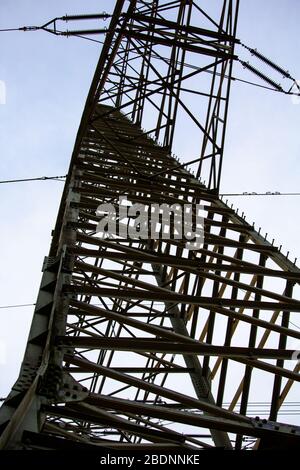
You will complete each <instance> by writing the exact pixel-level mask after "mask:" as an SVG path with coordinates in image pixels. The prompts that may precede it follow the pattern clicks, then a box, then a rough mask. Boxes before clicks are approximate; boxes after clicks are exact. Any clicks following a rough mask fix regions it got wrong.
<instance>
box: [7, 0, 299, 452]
mask: <svg viewBox="0 0 300 470" xmlns="http://www.w3.org/2000/svg"><path fill="white" fill-rule="evenodd" d="M206 3H207V2H201V1H200V0H197V1H191V0H181V1H179V0H177V1H172V2H168V1H166V0H151V1H146V0H144V1H143V0H131V1H127V2H126V1H124V0H118V1H117V2H116V5H115V9H114V12H113V14H112V15H111V22H110V26H109V28H108V30H107V33H106V38H105V41H104V45H103V47H102V51H101V55H100V59H99V62H98V65H97V67H96V72H95V75H94V78H93V81H92V84H91V88H90V91H89V94H88V98H87V102H86V106H85V109H84V112H83V116H82V120H81V123H80V127H79V131H78V135H77V138H76V142H75V147H74V151H73V155H72V158H71V164H70V169H69V173H68V177H67V180H66V184H65V189H64V192H63V196H62V200H61V204H60V208H59V213H58V218H57V223H56V226H55V229H54V231H53V239H52V244H51V248H50V253H49V256H48V257H47V258H45V261H44V265H43V276H42V281H41V286H40V291H39V295H38V299H37V303H36V307H35V311H34V316H33V321H32V326H31V330H30V334H29V338H28V342H27V347H26V352H25V356H24V360H23V363H22V366H21V371H20V375H19V378H18V379H17V381H16V383H15V385H14V386H13V388H12V391H11V393H10V394H9V396H8V397H7V399H6V401H5V402H4V404H3V406H2V408H1V412H0V420H1V421H0V424H1V431H2V433H1V437H0V443H1V448H4V449H62V448H63V449H64V448H65V449H73V448H74V449H111V450H116V449H123V450H128V449H130V450H138V449H146V450H164V451H168V450H171V449H179V448H180V449H202V448H210V447H221V448H226V449H231V448H235V449H240V448H242V447H243V446H244V441H245V440H246V443H247V444H249V442H250V443H251V440H253V446H254V448H272V446H273V447H276V446H278V445H279V444H281V445H282V446H283V447H293V446H294V445H299V442H300V441H299V439H300V429H299V427H297V426H296V425H292V424H291V425H289V424H282V423H278V422H277V415H278V411H279V410H280V407H281V405H282V403H283V402H284V400H285V399H286V397H287V396H288V394H289V392H290V390H291V389H295V387H297V386H299V370H300V366H299V364H297V362H296V361H294V362H291V361H290V359H291V358H292V355H293V351H294V349H295V348H294V349H293V348H292V347H290V345H291V344H292V342H293V341H294V342H295V341H296V340H299V338H300V333H299V331H298V330H297V329H295V328H294V327H293V326H294V325H293V323H292V322H291V320H293V315H294V314H295V312H299V311H300V301H299V300H297V299H296V296H297V294H298V291H297V289H298V285H299V281H300V271H299V269H298V268H297V267H296V266H295V265H293V264H292V263H291V262H290V261H289V260H288V259H287V258H286V257H285V256H283V255H282V254H281V253H280V250H279V249H278V248H277V247H275V246H273V244H270V243H269V242H268V241H267V240H266V239H264V238H263V237H262V236H261V235H260V233H258V232H257V231H256V230H255V229H254V227H253V226H251V225H249V224H248V223H247V222H246V221H245V219H244V218H243V217H241V216H239V215H238V214H237V213H236V212H235V211H234V210H233V209H231V208H229V207H228V206H227V205H226V204H224V203H223V202H222V201H221V199H220V198H219V196H218V191H219V185H220V176H221V167H222V158H223V149H224V140H225V131H226V122H227V111H228V100H229V92H230V84H231V76H232V75H231V74H232V64H233V62H234V60H235V59H236V56H235V45H236V44H237V43H238V42H239V41H238V40H237V38H236V25H237V16H238V4H239V2H238V0H233V1H227V0H224V1H220V2H219V11H217V12H216V11H215V7H214V8H213V7H212V6H211V7H210V8H211V10H212V11H209V10H208V8H209V7H208V6H207V5H206ZM185 148H186V149H188V153H189V154H191V152H193V151H194V152H195V155H194V157H193V158H192V159H191V158H190V159H189V160H185V161H183V162H182V163H181V162H180V161H178V159H177V158H176V157H175V156H174V154H173V152H174V151H175V150H176V151H177V149H179V151H183V150H184V149H185ZM196 152H197V153H196ZM120 199H121V200H122V201H125V200H126V201H127V204H128V205H129V207H133V206H134V205H135V204H139V205H140V207H143V208H145V207H146V208H148V210H149V208H150V206H151V204H154V205H161V204H168V205H170V206H173V205H177V206H180V207H181V208H183V207H184V205H185V204H187V205H192V208H193V210H192V212H194V215H195V210H194V208H195V207H196V205H198V204H200V205H201V207H202V211H203V212H204V224H203V228H204V241H203V244H202V245H201V248H199V247H196V248H194V249H190V248H188V247H187V244H186V240H183V239H179V238H177V237H176V236H171V235H172V233H173V234H174V231H173V232H172V230H171V225H172V223H171V222H170V233H169V236H162V235H163V234H162V233H160V234H158V235H157V234H156V237H151V236H150V234H148V236H146V237H142V236H140V237H139V236H135V237H130V236H127V237H122V236H120V233H119V232H117V233H116V234H115V236H113V235H112V234H111V233H110V234H109V236H104V235H103V234H102V235H101V234H100V233H99V230H98V226H99V222H102V221H103V219H104V217H105V211H104V212H103V210H102V212H101V210H100V211H99V206H100V205H101V207H102V209H103V207H104V206H103V204H105V205H106V206H105V207H109V208H111V207H113V208H116V212H115V215H114V216H111V217H110V222H111V223H115V225H116V226H118V227H122V224H123V228H124V224H125V222H126V223H127V228H128V230H129V229H130V227H131V228H132V227H133V226H132V220H133V219H134V217H132V216H130V213H129V212H128V216H127V218H126V217H125V218H124V217H123V218H122V217H121V215H120V210H121V209H120V208H121V206H120V204H119V201H120ZM123 209H124V208H123ZM110 215H111V214H110ZM106 216H107V214H106ZM124 220H125V222H124ZM193 220H194V219H193ZM161 226H162V224H161ZM171 232H172V233H171ZM128 233H130V230H129V232H128ZM160 235H161V236H160ZM164 235H166V234H164ZM298 390H299V389H298ZM259 400H261V401H263V402H266V403H267V404H268V409H269V417H268V419H260V418H259V417H257V418H253V417H251V416H249V414H250V413H249V402H250V403H251V401H259Z"/></svg>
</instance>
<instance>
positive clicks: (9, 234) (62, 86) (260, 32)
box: [0, 0, 300, 396]
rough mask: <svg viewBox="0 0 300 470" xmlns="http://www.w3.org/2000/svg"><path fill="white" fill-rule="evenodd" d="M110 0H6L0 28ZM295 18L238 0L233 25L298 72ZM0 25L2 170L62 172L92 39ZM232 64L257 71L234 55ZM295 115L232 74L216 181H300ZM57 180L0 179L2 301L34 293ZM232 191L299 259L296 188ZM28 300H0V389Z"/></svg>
mask: <svg viewBox="0 0 300 470" xmlns="http://www.w3.org/2000/svg"><path fill="white" fill-rule="evenodd" d="M113 5H114V1H113V0H108V1H107V0H106V1H103V0H102V1H101V0H97V1H96V0H85V1H84V2H83V1H80V0H72V1H71V0H52V1H51V2H50V1H48V2H40V1H38V0H15V1H14V2H11V1H10V0H2V1H1V4H0V18H1V20H0V28H7V27H19V26H23V25H38V24H41V23H43V22H45V21H46V20H48V19H51V18H53V17H56V16H62V15H64V14H66V13H68V14H76V13H93V12H102V11H104V10H106V11H108V12H109V11H111V10H112V7H113ZM299 18H300V2H299V1H298V0H284V1H283V0H281V1H280V0H264V1H263V2H261V1H260V0H241V7H240V17H239V27H238V37H239V38H240V39H241V40H242V41H243V42H244V43H246V44H247V45H249V46H253V47H257V48H258V50H260V51H261V52H262V53H264V54H265V55H267V56H268V57H270V58H272V59H273V60H274V61H275V62H276V63H278V64H280V65H282V66H283V67H284V68H286V69H288V70H289V71H290V72H291V74H292V75H293V76H295V78H296V79H297V78H299V79H300V57H299V51H300V38H299V32H298V31H299V25H298V22H299ZM69 28H70V29H71V25H70V26H69ZM0 34H1V37H0V39H1V49H0V50H1V55H0V66H1V69H0V80H3V81H5V83H6V88H7V102H6V104H5V105H0V113H1V119H0V122H1V124H0V142H1V144H0V145H1V160H0V175H1V178H0V179H10V178H26V177H33V176H42V175H63V174H65V173H66V172H67V168H68V164H69V159H70V155H71V152H72V148H73V144H74V140H75V136H76V132H77V128H78V125H79V121H80V117H81V113H82V109H83V106H84V102H85V98H86V95H87V92H88V88H89V85H90V82H91V79H92V75H93V72H94V68H95V65H96V61H97V58H98V55H99V45H97V44H95V43H91V42H89V41H84V40H81V39H78V38H61V37H54V36H52V35H50V34H46V33H43V32H35V33H29V32H28V33H23V32H13V33H0ZM238 52H242V54H241V57H242V58H245V59H247V60H248V59H249V58H250V55H248V54H247V53H246V51H245V52H244V51H241V49H239V51H238ZM234 76H236V77H243V78H245V79H249V80H253V81H255V80H256V79H255V77H254V76H251V75H250V74H249V73H247V72H245V71H243V69H242V67H241V66H240V65H239V64H236V65H235V68H234ZM275 78H277V77H276V75H275ZM278 80H279V81H281V83H282V84H285V81H284V80H281V77H278ZM258 81H259V80H258ZM299 123H300V105H294V104H292V101H291V99H290V97H288V96H285V95H280V94H277V93H274V92H271V91H267V90H263V89H260V88H256V87H251V86H250V85H246V84H242V83H238V82H234V83H233V87H232V94H231V102H230V108H229V121H228V133H227V140H226V146H225V156H224V167H223V179H222V188H221V190H222V192H243V191H257V192H260V191H261V192H265V191H282V192H286V191H299V189H300V188H299V172H300V170H299V169H300V164H299V153H300V144H299ZM179 156H180V155H179ZM62 187H63V184H62V183H60V182H55V181H50V182H36V183H20V184H10V185H1V187H0V191H1V221H2V230H1V235H0V237H1V245H0V246H1V261H2V270H1V275H0V276H1V279H0V285H1V302H0V304H1V305H11V304H23V303H31V302H35V299H36V295H37V291H38V287H39V282H40V277H41V272H40V271H41V266H42V262H43V257H44V256H45V255H47V253H48V249H49V243H50V233H51V230H52V228H53V226H54V223H55V218H56V213H57V208H58V204H59V199H60V195H61V190H62ZM230 201H232V203H234V205H235V207H236V206H238V207H240V209H241V210H243V211H245V213H246V214H248V219H249V220H250V221H251V222H252V221H256V222H257V226H261V227H262V230H263V231H264V232H268V233H269V238H270V239H272V238H275V240H276V242H277V244H283V247H284V250H285V251H287V250H290V252H291V257H295V256H298V257H299V261H300V250H299V243H298V239H299V227H300V216H299V211H298V207H299V203H300V196H299V197H275V196H274V197H262V198H258V197H255V198H245V197H241V198H230ZM32 312H33V308H30V307H29V308H19V309H7V310H6V309H2V310H0V315H1V317H2V318H1V326H2V331H1V333H0V341H2V342H4V343H5V346H6V348H7V360H6V362H5V364H1V360H0V368H1V370H2V371H3V372H2V373H1V374H0V395H1V396H4V395H5V394H6V393H7V392H8V390H9V388H10V386H11V385H12V383H13V381H14V380H15V378H16V375H17V372H18V368H19V363H20V361H21V359H22V355H23V349H24V346H25V342H26V337H27V332H28V328H29V324H30V319H31V316H32ZM299 323H300V322H299ZM0 352H1V348H0Z"/></svg>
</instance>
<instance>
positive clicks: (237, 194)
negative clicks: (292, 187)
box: [220, 191, 300, 196]
mask: <svg viewBox="0 0 300 470" xmlns="http://www.w3.org/2000/svg"><path fill="white" fill-rule="evenodd" d="M220 196H300V193H281V192H279V191H274V192H271V191H267V192H265V193H256V192H244V193H222V194H220Z"/></svg>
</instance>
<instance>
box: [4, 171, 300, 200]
mask: <svg viewBox="0 0 300 470" xmlns="http://www.w3.org/2000/svg"><path fill="white" fill-rule="evenodd" d="M67 176H68V175H60V176H39V177H36V178H22V179H11V180H2V181H0V184H4V183H23V182H27V181H48V180H56V181H63V182H64V180H65V179H66V177H67ZM219 196H222V197H223V196H226V197H227V196H228V197H235V196H252V197H253V196H300V193H297V192H294V193H293V192H292V193H282V192H280V191H267V192H265V193H256V192H254V191H252V192H243V193H220V194H219Z"/></svg>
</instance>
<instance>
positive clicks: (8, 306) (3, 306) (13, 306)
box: [0, 304, 35, 308]
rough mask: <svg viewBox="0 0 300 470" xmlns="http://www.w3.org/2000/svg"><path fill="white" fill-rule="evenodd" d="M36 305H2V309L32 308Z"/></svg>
mask: <svg viewBox="0 0 300 470" xmlns="http://www.w3.org/2000/svg"><path fill="white" fill-rule="evenodd" d="M34 305H35V304H17V305H1V306H0V308H19V307H32V306H34Z"/></svg>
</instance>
